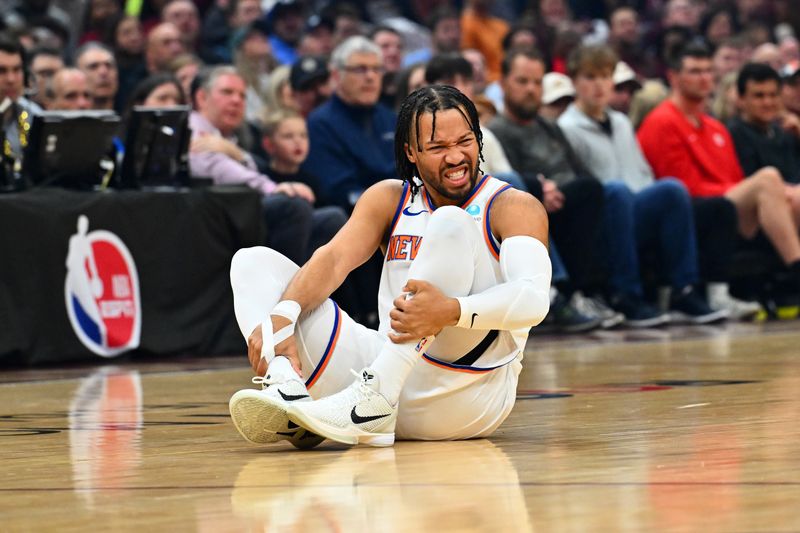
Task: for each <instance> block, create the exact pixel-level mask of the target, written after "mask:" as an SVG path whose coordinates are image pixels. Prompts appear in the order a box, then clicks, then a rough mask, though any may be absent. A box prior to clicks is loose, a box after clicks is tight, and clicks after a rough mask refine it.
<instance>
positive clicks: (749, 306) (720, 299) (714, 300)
mask: <svg viewBox="0 0 800 533" xmlns="http://www.w3.org/2000/svg"><path fill="white" fill-rule="evenodd" d="M708 306H709V307H710V308H711V309H714V310H721V309H726V310H727V311H728V318H730V319H731V320H754V319H755V318H756V317H757V316H758V315H759V314H761V313H763V312H764V309H763V308H762V307H761V304H760V303H758V302H748V301H746V300H740V299H738V298H734V297H733V296H731V295H730V294H729V293H727V292H725V293H719V294H713V293H712V292H711V291H709V292H708Z"/></svg>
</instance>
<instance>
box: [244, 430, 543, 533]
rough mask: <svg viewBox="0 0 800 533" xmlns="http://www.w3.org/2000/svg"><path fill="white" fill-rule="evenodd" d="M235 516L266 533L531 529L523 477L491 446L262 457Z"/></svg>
mask: <svg viewBox="0 0 800 533" xmlns="http://www.w3.org/2000/svg"><path fill="white" fill-rule="evenodd" d="M476 497H479V501H480V505H476V504H475V502H476V499H477V498H476ZM231 506H232V509H233V513H234V515H235V516H236V517H237V518H239V519H241V520H243V521H246V522H247V523H249V524H251V525H252V524H256V525H257V527H263V528H264V529H263V530H264V531H386V532H395V531H433V530H436V529H438V528H441V527H446V529H448V530H456V531H530V529H531V528H530V524H529V522H528V512H527V508H526V506H525V499H524V497H523V494H522V490H521V488H520V485H519V478H518V475H517V471H516V469H515V468H514V466H513V463H512V462H511V461H510V460H509V458H508V456H507V455H506V454H505V453H504V452H503V451H502V450H501V449H500V448H499V447H497V446H495V445H494V444H493V443H492V442H490V441H488V440H475V441H462V442H452V443H447V444H446V445H442V443H420V442H415V443H403V442H401V443H398V444H397V445H396V446H395V447H394V448H386V449H369V448H353V449H349V450H344V451H341V450H330V451H325V452H322V453H300V452H290V451H281V450H276V451H275V452H272V453H264V454H263V455H262V456H261V457H258V458H257V459H253V460H252V461H250V462H249V463H247V464H246V465H245V466H244V467H243V468H242V469H241V471H240V472H239V475H238V476H237V478H236V482H235V487H234V489H233V491H232V493H231Z"/></svg>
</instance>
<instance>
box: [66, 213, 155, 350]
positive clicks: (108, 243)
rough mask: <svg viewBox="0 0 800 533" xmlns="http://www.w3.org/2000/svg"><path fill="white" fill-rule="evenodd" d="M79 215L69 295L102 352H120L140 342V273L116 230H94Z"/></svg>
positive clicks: (90, 343)
mask: <svg viewBox="0 0 800 533" xmlns="http://www.w3.org/2000/svg"><path fill="white" fill-rule="evenodd" d="M88 229H89V219H88V218H86V216H85V215H81V216H79V217H78V231H77V233H75V234H74V235H73V236H72V237H70V239H69V250H68V252H67V279H66V282H65V283H64V299H65V303H66V306H67V314H68V315H69V320H70V322H71V323H72V329H73V330H75V334H76V335H77V336H78V338H79V339H80V341H81V342H82V343H83V345H84V346H86V347H87V348H89V349H90V350H91V351H93V352H94V353H96V354H97V355H101V356H103V357H114V356H116V355H119V354H121V353H122V352H125V351H127V350H132V349H134V348H137V347H138V346H139V335H140V333H141V326H142V305H141V299H140V297H139V277H138V275H137V273H136V264H135V263H134V262H133V257H131V254H130V252H129V251H128V248H127V247H126V246H125V244H124V243H123V242H122V241H121V240H120V239H119V237H117V236H116V235H114V234H113V233H111V232H110V231H105V230H95V231H92V232H88Z"/></svg>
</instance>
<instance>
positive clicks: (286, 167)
mask: <svg viewBox="0 0 800 533" xmlns="http://www.w3.org/2000/svg"><path fill="white" fill-rule="evenodd" d="M262 130H263V133H264V136H263V145H264V150H266V152H267V154H269V158H270V160H269V172H268V174H269V177H270V178H272V180H273V181H274V182H275V183H282V182H284V181H298V182H300V183H305V184H306V185H308V186H309V187H311V190H313V191H314V195H315V196H316V197H317V198H318V199H320V186H319V180H318V179H317V177H316V176H312V175H311V174H308V173H307V172H303V171H302V170H300V165H302V164H303V161H305V160H306V157H307V156H308V148H309V143H308V129H307V128H306V121H305V119H304V118H303V117H302V116H301V115H300V114H299V113H297V112H296V111H293V110H288V109H280V110H278V111H273V112H271V113H268V114H267V115H266V116H265V117H264V127H263V129H262Z"/></svg>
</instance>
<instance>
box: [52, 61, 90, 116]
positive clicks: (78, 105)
mask: <svg viewBox="0 0 800 533" xmlns="http://www.w3.org/2000/svg"><path fill="white" fill-rule="evenodd" d="M91 108H92V95H91V93H90V92H89V79H88V78H87V77H86V74H85V73H84V72H83V71H82V70H80V69H77V68H62V69H61V70H59V71H58V72H56V74H55V76H53V100H52V102H51V104H50V109H54V110H62V109H66V110H78V109H91Z"/></svg>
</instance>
